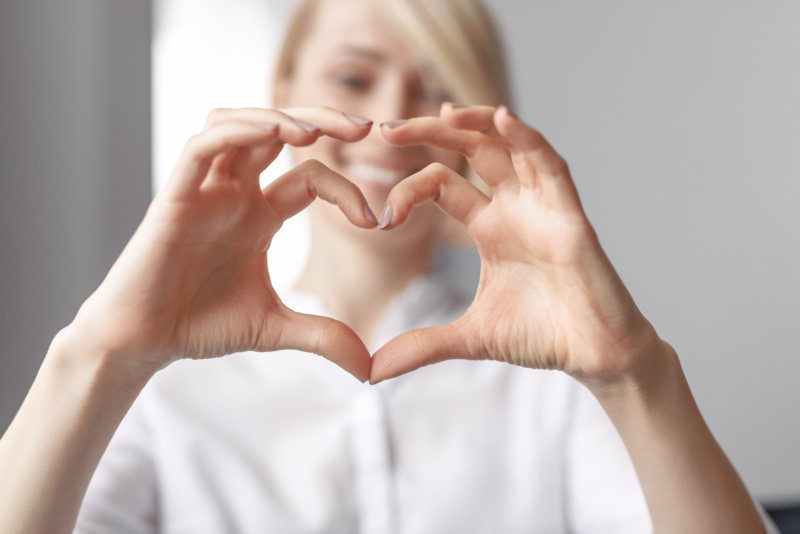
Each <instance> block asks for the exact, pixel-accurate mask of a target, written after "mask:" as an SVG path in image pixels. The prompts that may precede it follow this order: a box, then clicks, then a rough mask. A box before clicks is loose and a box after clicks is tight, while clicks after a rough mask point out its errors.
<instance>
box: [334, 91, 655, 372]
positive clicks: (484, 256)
mask: <svg viewBox="0 0 800 534" xmlns="http://www.w3.org/2000/svg"><path fill="white" fill-rule="evenodd" d="M381 129H382V133H383V135H384V137H385V138H386V139H387V140H388V141H389V142H391V143H393V144H395V145H399V146H410V145H428V146H435V147H438V148H442V149H446V150H450V151H454V152H457V153H459V154H461V155H462V156H464V157H465V158H466V159H467V161H468V162H469V164H470V166H471V167H472V169H473V170H474V171H475V172H476V173H477V174H478V176H479V177H480V178H481V179H482V180H483V181H484V182H485V183H486V185H487V186H488V187H489V188H490V189H491V191H492V197H491V198H490V197H488V196H487V195H485V194H484V193H483V192H481V191H480V190H479V189H478V188H476V187H475V186H474V185H472V184H470V183H469V182H468V181H466V180H465V179H464V178H463V177H462V176H461V175H459V174H457V173H456V172H455V171H453V170H451V169H449V168H448V167H446V166H444V165H441V164H436V163H434V164H431V165H429V166H428V167H426V168H425V169H423V170H422V171H420V172H418V173H416V174H415V175H413V176H411V177H408V178H406V179H404V180H403V181H401V182H400V183H398V184H397V185H395V187H394V188H393V189H392V191H391V192H390V194H389V197H388V199H387V202H386V208H385V209H384V211H383V213H382V216H381V220H380V221H379V227H380V228H381V229H383V230H391V229H393V228H396V227H398V226H400V225H401V224H403V223H404V222H405V221H406V219H407V217H408V215H409V213H410V211H411V209H412V208H413V207H414V206H416V205H419V204H421V203H423V202H427V201H433V202H435V203H436V204H437V205H438V206H439V208H441V209H442V210H443V211H444V212H445V213H446V214H448V215H449V216H451V217H453V218H454V219H455V220H457V221H458V222H460V223H462V224H463V225H464V226H465V227H466V230H467V232H468V234H469V235H470V237H471V238H472V239H473V240H474V242H475V244H476V246H477V249H478V252H479V254H480V257H481V275H480V281H479V286H478V289H477V292H476V296H475V299H474V300H473V302H472V304H471V305H470V306H469V308H468V309H467V310H466V312H465V313H464V315H463V316H462V317H460V318H459V319H457V320H455V321H454V322H452V323H449V324H445V325H441V326H436V327H430V328H425V329H419V330H413V331H410V332H405V333H402V334H400V335H398V336H397V337H395V338H394V339H392V340H390V341H389V342H388V343H387V344H386V345H384V346H383V347H381V348H380V349H378V350H377V351H376V353H375V354H374V355H373V356H372V359H371V360H370V362H369V376H370V381H371V382H372V383H377V382H380V381H382V380H385V379H388V378H392V377H396V376H399V375H401V374H404V373H407V372H410V371H413V370H415V369H417V368H419V367H421V366H424V365H429V364H433V363H436V362H441V361H444V360H448V359H494V360H499V361H505V362H508V363H512V364H517V365H522V366H525V367H533V368H546V369H559V370H562V371H566V372H567V373H568V374H571V375H573V376H577V377H585V376H597V375H604V376H608V375H610V374H613V373H617V372H620V371H621V370H624V369H628V368H630V367H631V366H632V365H634V364H635V361H634V360H635V358H636V355H637V354H639V353H641V350H639V349H640V347H641V346H642V344H644V343H650V342H652V341H653V340H654V339H658V338H657V335H656V334H655V330H654V329H653V328H652V326H651V325H650V324H649V322H648V321H647V320H646V319H645V318H644V317H643V315H642V314H641V313H640V312H639V310H638V309H637V308H636V306H635V304H634V302H633V300H632V298H631V297H630V295H629V293H628V292H627V289H626V288H625V286H624V285H623V283H622V281H621V280H620V278H619V277H618V275H617V273H616V271H615V270H614V268H613V266H612V265H611V263H610V261H609V260H608V258H607V257H606V255H605V253H604V252H603V250H602V248H601V247H600V244H599V241H598V239H597V236H596V234H595V232H594V230H593V229H592V227H591V225H590V223H589V221H588V219H587V217H586V215H585V213H584V211H583V208H582V206H581V203H580V199H579V197H578V193H577V190H576V188H575V185H574V183H573V181H572V179H571V176H570V173H569V169H568V167H567V165H566V162H565V161H564V160H563V159H562V158H561V157H560V156H559V155H558V154H557V153H556V152H555V150H553V148H552V147H551V146H550V145H549V143H548V142H547V141H546V140H545V139H544V137H543V136H542V135H541V134H540V133H539V132H538V131H536V130H535V129H533V128H531V127H530V126H528V125H526V124H525V123H523V122H522V121H520V120H519V119H518V118H517V117H516V116H515V115H513V114H512V113H511V112H510V111H509V110H508V109H506V108H504V107H500V108H493V107H488V106H473V107H462V106H455V105H449V104H448V105H445V106H444V107H443V109H442V113H441V116H440V117H420V118H414V119H411V120H409V121H393V122H391V123H384V124H383V125H381ZM340 207H341V206H340ZM348 330H349V329H348ZM353 335H354V334H353ZM359 341H360V340H359ZM362 345H363V344H362ZM626 349H628V350H626ZM620 355H622V356H620ZM625 355H630V357H629V356H625ZM337 363H338V362H337ZM340 365H341V363H340ZM343 367H344V366H343ZM345 368H346V369H348V368H347V367H345ZM348 370H350V369H348ZM360 371H361V372H363V369H361V370H360ZM351 372H352V371H351ZM353 374H355V375H356V376H357V377H359V378H361V377H363V376H364V375H363V374H360V373H353Z"/></svg>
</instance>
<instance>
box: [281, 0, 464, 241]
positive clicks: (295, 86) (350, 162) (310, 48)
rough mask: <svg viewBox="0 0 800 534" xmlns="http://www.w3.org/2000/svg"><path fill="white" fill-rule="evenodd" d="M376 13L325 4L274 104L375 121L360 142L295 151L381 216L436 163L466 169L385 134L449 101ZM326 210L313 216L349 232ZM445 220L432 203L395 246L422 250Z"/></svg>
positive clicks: (334, 1)
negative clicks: (387, 125) (403, 187)
mask: <svg viewBox="0 0 800 534" xmlns="http://www.w3.org/2000/svg"><path fill="white" fill-rule="evenodd" d="M373 9H374V8H372V7H370V4H369V2H368V1H365V0H323V1H322V2H321V3H320V5H319V6H318V9H317V12H316V14H315V17H314V21H313V22H311V27H310V31H309V32H308V35H307V37H306V39H305V41H304V42H303V43H302V45H301V46H300V48H299V49H298V52H297V55H296V57H295V58H294V69H293V72H292V76H291V79H289V80H283V81H282V82H279V83H278V85H277V93H276V101H277V103H278V105H280V106H281V107H295V106H330V107H332V108H335V109H339V110H341V111H344V112H346V113H350V114H353V115H358V116H361V117H366V118H369V119H372V120H373V121H375V126H374V127H373V129H372V131H371V132H370V134H369V136H368V137H367V138H366V139H365V140H363V141H361V142H359V143H353V144H349V143H343V142H340V141H337V140H335V139H331V138H329V137H322V138H320V140H319V141H317V142H316V143H315V144H313V145H311V146H308V147H302V148H295V149H294V154H295V158H296V159H297V160H298V161H302V160H306V159H310V158H314V159H318V160H320V161H322V162H323V163H325V164H326V165H328V166H329V167H330V168H331V169H333V170H335V171H337V172H339V173H340V174H342V175H344V176H345V177H347V178H348V179H350V180H351V181H352V182H354V183H355V184H356V185H357V186H358V187H359V188H360V189H361V191H362V192H363V193H364V195H365V196H366V198H367V201H368V202H369V205H370V207H372V208H373V210H375V211H376V212H379V211H380V210H381V209H382V208H383V205H384V202H385V201H386V197H387V196H388V194H389V191H390V190H391V188H392V187H393V186H394V185H395V184H397V183H398V182H399V181H400V180H402V179H404V178H406V177H408V176H409V175H411V174H413V173H415V172H417V171H419V170H421V169H422V168H424V167H425V166H427V165H428V164H430V163H432V162H440V163H443V164H445V165H447V166H448V167H450V168H452V169H454V170H461V168H462V167H463V165H464V160H463V159H462V158H461V156H459V155H458V154H455V153H452V152H448V151H444V150H441V149H435V148H430V147H421V146H420V147H402V148H401V147H397V146H394V145H391V144H389V143H388V142H387V141H386V140H385V139H384V138H383V136H382V135H381V132H380V127H379V126H378V125H379V124H380V123H381V122H384V121H389V120H395V119H404V118H409V117H415V116H421V115H438V113H439V107H440V104H441V103H442V101H443V100H445V99H446V95H445V94H444V92H443V90H442V89H441V87H440V86H439V85H437V82H436V81H435V79H434V78H433V77H432V76H431V75H430V74H427V75H426V70H427V67H426V65H424V64H423V63H422V62H421V60H420V59H419V58H418V57H417V56H415V54H414V53H413V52H412V51H411V49H409V47H408V46H407V45H405V44H404V43H403V41H402V40H401V38H400V37H398V36H397V35H396V34H395V33H394V31H393V29H392V28H391V27H390V26H389V25H387V24H386V23H385V22H384V21H383V20H382V19H381V18H380V16H379V15H377V14H376V13H375V12H374V10H373ZM423 81H424V83H423ZM318 204H319V206H318ZM322 204H323V203H315V205H314V209H315V210H316V212H315V216H319V217H324V219H325V224H331V225H336V226H335V227H337V228H339V229H344V227H345V226H349V225H348V224H347V222H346V221H345V220H344V218H343V217H342V216H341V214H340V213H338V210H336V209H335V208H334V207H333V206H327V205H322ZM439 217H440V214H439V213H438V210H437V209H436V207H435V206H434V205H433V204H432V203H429V204H426V205H424V206H420V207H418V208H416V209H415V210H414V212H412V217H411V218H409V220H408V222H406V223H405V224H404V225H403V226H402V227H400V228H398V229H396V230H393V231H392V234H395V235H393V236H392V241H393V242H395V244H396V245H401V244H403V243H405V244H407V245H409V246H419V245H421V244H423V243H424V241H425V240H426V239H428V240H430V239H431V238H432V236H433V234H434V233H435V232H434V230H435V227H436V225H438V224H439V222H440V219H439ZM345 231H349V230H345ZM353 231H355V232H363V231H359V230H358V229H353ZM376 237H377V236H376ZM385 237H386V236H384V238H385ZM368 239H374V238H368Z"/></svg>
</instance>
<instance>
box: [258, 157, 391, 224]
mask: <svg viewBox="0 0 800 534" xmlns="http://www.w3.org/2000/svg"><path fill="white" fill-rule="evenodd" d="M264 196H265V197H266V198H267V200H269V202H270V204H271V205H272V207H273V208H274V209H275V211H276V212H277V213H278V215H279V216H280V218H281V219H282V220H284V221H285V220H286V219H288V218H289V217H292V216H293V215H295V214H297V213H299V212H300V211H302V210H303V209H305V208H306V207H307V206H308V205H309V204H311V203H312V202H313V201H314V199H315V198H321V199H322V200H325V201H327V202H330V203H331V204H336V205H337V206H339V209H340V210H342V213H344V214H345V216H346V217H347V219H348V220H349V221H350V222H351V223H353V224H355V225H356V226H358V227H361V228H375V226H377V224H378V221H377V220H376V218H375V215H374V214H373V213H372V210H370V209H369V206H368V205H367V200H366V199H365V198H364V195H363V194H362V193H361V190H360V189H359V188H358V187H357V186H356V185H355V184H353V183H352V182H351V181H350V180H348V179H346V178H345V177H344V176H342V175H341V174H338V173H336V172H334V171H332V170H330V169H329V168H328V167H326V166H325V165H323V164H322V163H320V162H319V161H316V160H308V161H304V162H303V163H301V164H300V165H298V166H297V167H295V168H294V169H292V170H291V171H289V172H287V173H286V174H284V175H283V176H281V177H279V178H278V179H277V180H275V181H274V182H272V183H271V184H270V185H268V186H267V187H266V188H265V189H264Z"/></svg>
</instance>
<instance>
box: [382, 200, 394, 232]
mask: <svg viewBox="0 0 800 534" xmlns="http://www.w3.org/2000/svg"><path fill="white" fill-rule="evenodd" d="M393 216H394V210H392V205H391V204H386V206H385V207H384V208H383V212H381V221H380V222H379V223H378V228H380V229H381V230H385V229H386V227H387V226H389V225H390V224H392V217H393Z"/></svg>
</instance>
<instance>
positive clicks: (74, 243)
mask: <svg viewBox="0 0 800 534" xmlns="http://www.w3.org/2000/svg"><path fill="white" fill-rule="evenodd" d="M150 18H151V17H150V2H149V1H141V0H137V1H135V2H106V1H103V0H76V1H71V2H62V1H56V0H15V1H9V0H2V3H0V431H4V430H5V428H6V427H7V426H8V424H9V423H10V422H11V419H12V417H13V415H14V413H15V412H16V410H17V408H18V407H19V405H20V403H21V402H22V399H23V397H24V395H25V393H26V392H27V390H28V387H29V385H30V384H31V382H32V381H33V378H34V375H35V373H36V370H37V369H38V367H39V364H40V363H41V360H42V358H43V356H44V354H45V352H46V351H47V347H48V345H49V343H50V339H51V338H52V337H53V335H54V334H55V333H56V332H57V331H58V330H59V329H60V328H62V327H63V326H65V325H67V324H68V323H69V322H70V320H71V319H72V317H73V316H74V314H75V311H76V310H77V308H78V306H79V305H80V303H81V302H82V301H83V300H84V299H85V298H86V297H87V296H88V295H89V294H90V293H91V291H92V290H93V289H94V288H95V287H96V286H97V285H98V284H99V283H100V281H101V280H102V277H103V275H104V274H105V272H106V271H107V270H108V268H109V267H110V266H111V263H112V261H113V260H114V258H115V257H116V256H117V254H119V252H120V251H121V250H122V247H123V245H124V244H125V242H126V241H127V239H128V237H129V236H130V234H131V233H132V232H133V230H134V228H135V227H136V224H137V223H138V221H139V219H140V218H141V216H142V214H143V213H144V210H145V208H146V206H147V202H148V200H149V198H150V155H149V154H150V111H149V107H150V94H149V92H150V26H151V23H150Z"/></svg>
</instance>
